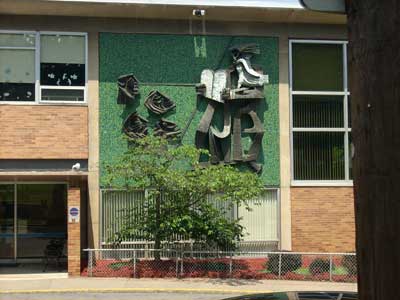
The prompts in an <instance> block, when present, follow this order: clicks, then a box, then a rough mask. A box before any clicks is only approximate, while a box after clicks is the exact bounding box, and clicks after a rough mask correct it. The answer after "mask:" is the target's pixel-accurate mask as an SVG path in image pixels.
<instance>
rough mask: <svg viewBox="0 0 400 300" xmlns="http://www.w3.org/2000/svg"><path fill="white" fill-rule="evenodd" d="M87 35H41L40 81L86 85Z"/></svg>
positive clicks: (55, 84) (45, 83)
mask: <svg viewBox="0 0 400 300" xmlns="http://www.w3.org/2000/svg"><path fill="white" fill-rule="evenodd" d="M85 47H86V46H85V37H84V36H71V35H41V37H40V50H41V53H40V83H41V84H42V85H52V86H84V85H85V81H86V75H85Z"/></svg>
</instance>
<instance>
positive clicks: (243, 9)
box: [0, 0, 346, 24]
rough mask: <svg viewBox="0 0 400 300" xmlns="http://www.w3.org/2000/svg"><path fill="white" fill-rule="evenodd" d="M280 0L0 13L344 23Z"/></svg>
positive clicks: (95, 1)
mask: <svg viewBox="0 0 400 300" xmlns="http://www.w3.org/2000/svg"><path fill="white" fill-rule="evenodd" d="M261 2H265V4H264V5H262V4H260V3H261ZM279 2H282V1H258V0H252V1H237V0H232V1H225V0H224V1H222V0H213V1H212V0H203V1H194V0H190V1H189V0H172V1H161V0H123V1H111V0H92V1H90V0H1V1H0V14H7V15H49V16H74V17H101V18H104V17H105V18H130V19H132V18H137V19H170V20H185V19H186V20H188V19H191V18H196V17H193V9H198V8H201V9H205V10H206V16H205V17H204V18H205V19H206V20H207V21H235V22H241V21H243V22H264V23H313V24H345V23H346V17H345V16H342V15H337V14H328V13H320V12H313V11H309V10H306V9H303V8H301V7H300V5H298V4H292V5H282V4H281V5H279ZM191 3H193V4H191Z"/></svg>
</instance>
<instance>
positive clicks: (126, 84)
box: [117, 74, 139, 104]
mask: <svg viewBox="0 0 400 300" xmlns="http://www.w3.org/2000/svg"><path fill="white" fill-rule="evenodd" d="M136 95H139V81H138V80H137V79H136V77H135V76H133V74H127V75H122V76H120V77H118V98H117V103H118V104H132V103H133V101H134V100H135V96H136Z"/></svg>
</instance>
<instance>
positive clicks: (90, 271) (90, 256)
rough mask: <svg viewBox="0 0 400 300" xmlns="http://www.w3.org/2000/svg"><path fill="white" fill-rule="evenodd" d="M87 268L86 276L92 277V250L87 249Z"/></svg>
mask: <svg viewBox="0 0 400 300" xmlns="http://www.w3.org/2000/svg"><path fill="white" fill-rule="evenodd" d="M88 267H89V268H88V269H89V274H88V276H89V277H92V276H93V252H92V250H89V266H88Z"/></svg>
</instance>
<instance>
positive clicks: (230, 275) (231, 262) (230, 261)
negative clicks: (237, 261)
mask: <svg viewBox="0 0 400 300" xmlns="http://www.w3.org/2000/svg"><path fill="white" fill-rule="evenodd" d="M232 265H233V254H232V253H231V257H230V260H229V277H230V278H232Z"/></svg>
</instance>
